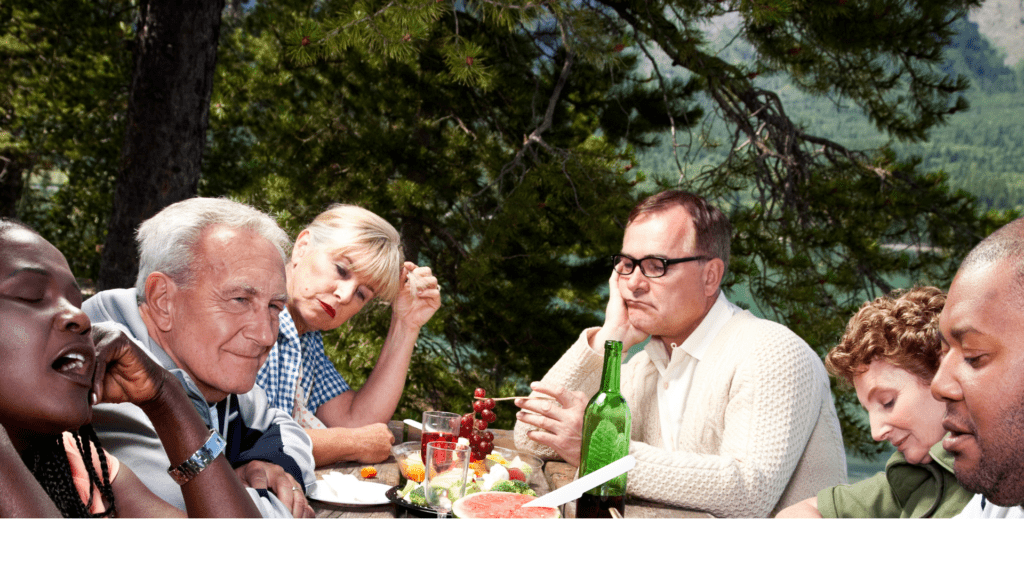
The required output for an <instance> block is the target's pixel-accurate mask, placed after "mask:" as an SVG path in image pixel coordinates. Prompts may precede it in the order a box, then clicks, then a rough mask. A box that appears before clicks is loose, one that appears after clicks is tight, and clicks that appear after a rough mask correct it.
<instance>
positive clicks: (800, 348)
mask: <svg viewBox="0 0 1024 576" xmlns="http://www.w3.org/2000/svg"><path fill="white" fill-rule="evenodd" d="M591 330H596V328H592V329H589V330H587V331H584V332H583V334H582V335H581V336H580V338H579V339H578V340H577V341H576V343H575V344H573V346H572V347H571V348H570V349H569V350H568V351H567V352H566V353H565V354H564V355H563V356H562V358H561V359H560V360H559V361H558V362H557V363H556V364H555V365H554V366H553V367H552V368H551V370H549V371H548V373H547V374H546V375H545V376H544V382H545V383H551V384H555V383H557V384H561V385H562V386H565V387H566V388H568V389H571V390H582V391H584V392H585V393H587V395H588V396H592V395H593V394H594V393H596V392H597V390H598V388H599V387H600V380H601V370H602V355H601V354H599V353H597V352H595V351H593V350H592V349H591V348H590V345H589V344H588V343H587V340H588V337H589V335H590V331H591ZM661 345H662V344H661V343H660V342H654V341H652V342H650V343H648V346H661ZM661 384H662V379H661V377H660V373H659V372H658V370H657V369H656V368H655V366H654V365H653V364H652V363H651V360H650V357H649V356H648V354H647V352H646V349H645V351H643V352H641V353H639V354H637V355H636V356H634V357H633V358H632V359H631V360H630V361H629V362H628V363H627V364H626V365H625V366H623V368H622V394H623V396H624V397H625V398H626V402H627V404H629V408H630V411H631V413H632V420H633V425H632V441H631V443H630V449H629V452H630V453H631V454H633V455H634V456H635V457H636V459H637V466H636V468H634V469H633V471H631V472H630V473H629V477H628V480H627V490H628V492H629V493H630V494H631V495H634V496H639V497H641V498H645V499H648V500H653V501H657V502H663V503H667V504H670V505H674V506H680V507H684V508H689V509H694V510H702V511H705V512H709V513H711V514H713V515H715V516H720V517H729V516H731V517H765V516H769V515H773V514H775V513H777V512H778V511H779V510H781V509H783V508H785V507H786V506H789V505H790V504H793V503H796V502H799V501H801V500H804V499H806V498H810V497H811V496H814V495H815V494H817V493H818V491H819V490H821V489H823V488H827V487H829V486H835V485H837V484H844V483H846V455H845V452H844V451H843V439H842V435H841V433H840V431H839V419H838V418H837V417H836V411H835V407H834V406H833V404H832V395H831V393H830V392H829V387H828V376H827V375H826V373H825V368H824V366H823V365H822V363H821V359H819V358H818V356H817V355H816V354H815V353H814V351H813V350H811V348H810V347H809V346H808V345H807V344H806V343H805V342H804V341H803V340H801V339H800V337H798V336H797V335H796V334H794V333H793V332H792V331H790V330H789V329H788V328H786V327H785V326H782V325H780V324H776V323H775V322H771V321H768V320H763V319H760V318H757V317H755V316H754V315H753V314H751V313H750V312H747V311H743V312H740V313H737V314H735V315H734V316H733V317H732V318H731V319H730V320H729V322H728V323H726V324H725V326H724V327H723V328H722V330H721V331H720V332H719V333H718V335H717V336H716V337H715V339H714V341H713V342H712V344H711V346H710V347H709V348H708V351H707V355H706V357H705V358H704V359H703V360H701V361H700V363H699V364H698V366H697V370H696V372H695V374H694V379H693V385H692V386H691V388H690V392H689V396H688V397H687V400H686V404H685V408H684V411H683V418H682V424H681V428H680V441H679V445H678V446H676V447H675V448H674V449H666V448H665V447H663V442H662V438H661V423H660V417H659V413H658V392H657V386H659V385H661ZM534 394H536V393H534ZM530 429H533V427H532V426H529V425H527V424H525V423H523V422H517V423H516V426H515V441H516V446H518V447H519V448H520V449H524V450H529V451H531V452H535V453H537V454H540V455H542V456H544V457H546V458H558V456H557V454H555V453H554V451H552V450H551V449H550V448H547V447H546V446H542V445H540V444H537V443H536V442H534V441H532V440H530V439H529V438H527V436H526V432H527V431H528V430H530Z"/></svg>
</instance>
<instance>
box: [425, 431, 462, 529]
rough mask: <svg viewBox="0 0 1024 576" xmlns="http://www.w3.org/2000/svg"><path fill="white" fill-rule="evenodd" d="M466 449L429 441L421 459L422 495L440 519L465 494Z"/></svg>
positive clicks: (452, 444) (451, 443) (460, 446)
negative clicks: (423, 471) (422, 472)
mask: <svg viewBox="0 0 1024 576" xmlns="http://www.w3.org/2000/svg"><path fill="white" fill-rule="evenodd" d="M469 458H470V448H469V445H468V444H456V443H455V442H430V443H428V444H427V457H426V459H425V460H424V466H425V468H426V474H425V475H424V477H423V495H424V496H425V497H426V499H427V504H429V505H430V507H431V508H433V509H434V511H435V512H437V517H438V518H443V517H444V516H445V515H447V514H448V512H450V511H451V509H452V502H454V501H456V500H458V499H459V498H462V497H463V496H465V495H466V478H467V476H468V472H469Z"/></svg>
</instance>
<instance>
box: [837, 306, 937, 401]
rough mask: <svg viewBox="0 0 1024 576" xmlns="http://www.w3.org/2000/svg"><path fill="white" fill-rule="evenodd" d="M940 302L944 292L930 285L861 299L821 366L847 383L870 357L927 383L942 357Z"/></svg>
mask: <svg viewBox="0 0 1024 576" xmlns="http://www.w3.org/2000/svg"><path fill="white" fill-rule="evenodd" d="M945 304H946V294H945V292H943V291H942V290H939V289H938V288H935V287H932V286H920V287H917V288H913V289H911V290H906V291H904V290H896V291H893V292H891V293H890V294H888V295H886V296H881V297H879V298H876V299H875V300H873V301H871V302H865V303H864V305H863V306H861V307H860V310H858V311H857V313H856V314H854V316H853V318H850V322H849V324H847V325H846V332H845V333H844V334H843V338H842V340H840V342H839V344H838V345H837V346H836V347H835V348H833V349H832V350H831V351H829V353H828V356H826V357H825V367H826V368H828V371H829V372H830V373H831V374H832V375H833V376H835V377H837V378H839V379H840V380H841V381H845V382H846V383H849V384H852V383H853V377H854V376H856V375H858V374H860V373H862V372H864V371H865V370H867V368H868V365H869V364H871V362H872V361H874V360H885V361H887V362H889V363H890V364H892V365H893V366H895V367H897V368H902V369H904V370H906V371H907V372H910V373H911V374H913V375H915V376H917V377H918V378H920V379H922V380H924V381H925V382H931V379H932V377H934V376H935V373H936V372H938V370H939V362H940V361H941V360H942V354H941V348H942V344H941V341H940V340H939V314H940V313H941V312H942V307H943V306H944V305H945Z"/></svg>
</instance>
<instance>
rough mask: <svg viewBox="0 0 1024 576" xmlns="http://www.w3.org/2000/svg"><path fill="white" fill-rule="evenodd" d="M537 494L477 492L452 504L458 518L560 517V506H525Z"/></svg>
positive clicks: (453, 511)
mask: <svg viewBox="0 0 1024 576" xmlns="http://www.w3.org/2000/svg"><path fill="white" fill-rule="evenodd" d="M536 498H537V497H536V496H529V495H527V494H513V493H511V492H476V493H473V494H467V495H466V496H464V497H462V498H460V499H459V500H457V501H456V502H455V504H454V505H453V506H452V513H453V514H455V517H456V518H560V517H561V515H560V514H559V513H558V508H549V507H547V506H531V507H529V508H523V504H526V503H527V502H529V501H530V500H535V499H536Z"/></svg>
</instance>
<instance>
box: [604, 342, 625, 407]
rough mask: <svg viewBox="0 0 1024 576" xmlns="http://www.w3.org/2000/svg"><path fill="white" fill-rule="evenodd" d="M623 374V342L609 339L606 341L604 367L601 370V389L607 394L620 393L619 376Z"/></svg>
mask: <svg viewBox="0 0 1024 576" xmlns="http://www.w3.org/2000/svg"><path fill="white" fill-rule="evenodd" d="M621 375H622V342H618V341H615V340H608V341H606V342H605V343H604V369H603V370H602V372H601V391H602V392H604V393H605V394H618V393H619V378H620V376H621Z"/></svg>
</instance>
